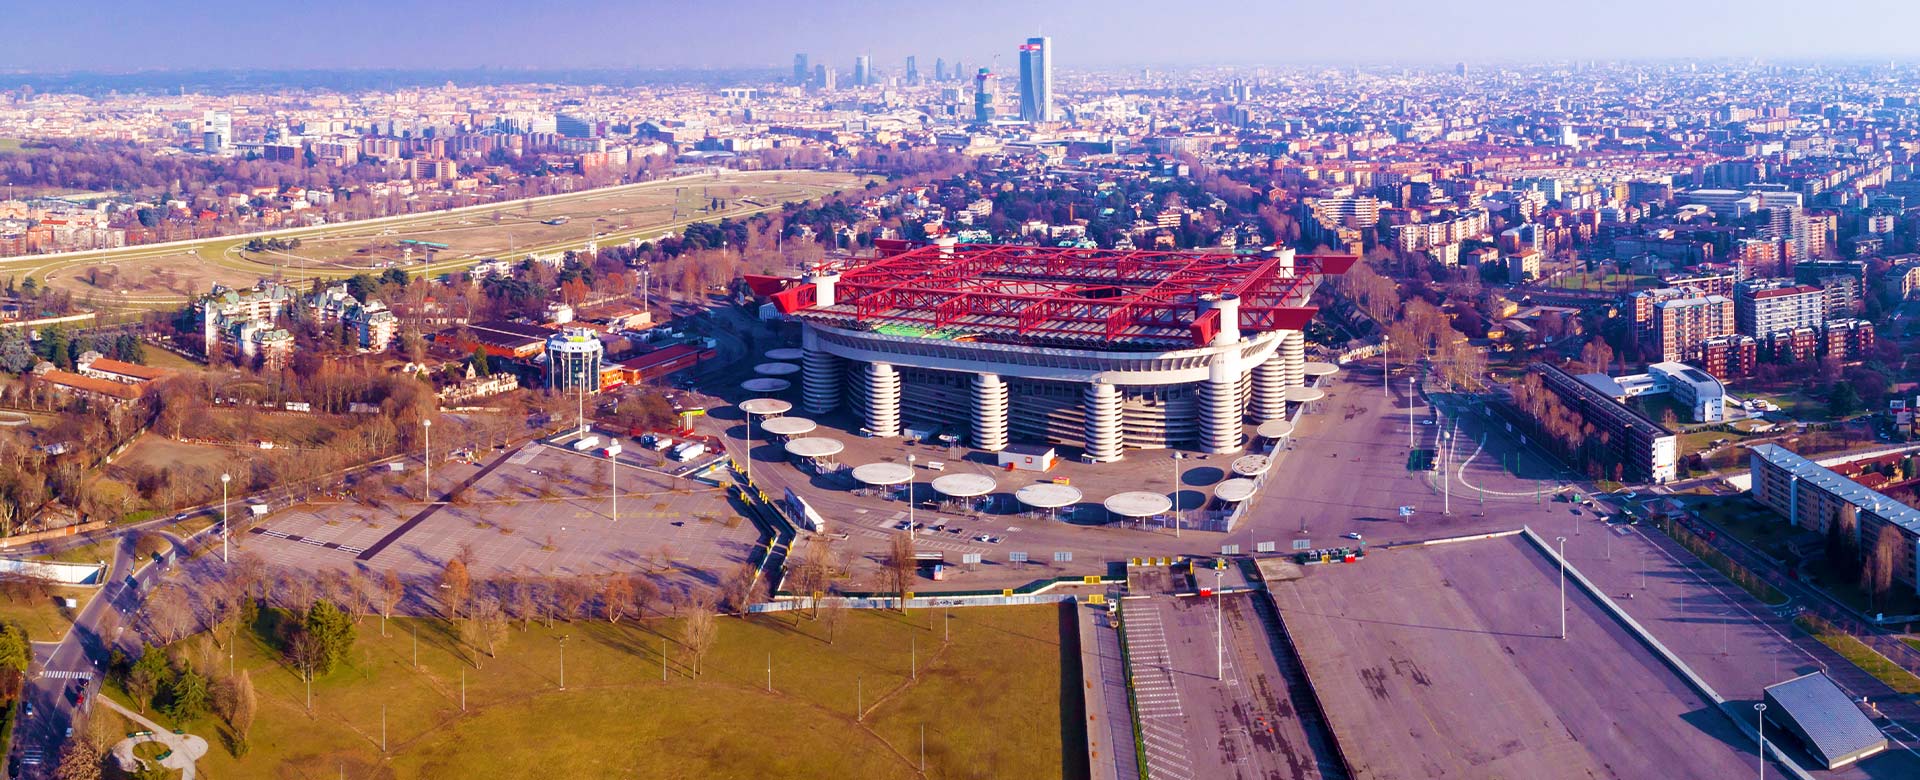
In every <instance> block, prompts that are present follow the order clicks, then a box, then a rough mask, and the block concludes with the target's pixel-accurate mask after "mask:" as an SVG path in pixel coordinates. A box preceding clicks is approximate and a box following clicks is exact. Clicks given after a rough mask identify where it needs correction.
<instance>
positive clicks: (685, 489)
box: [241, 443, 760, 584]
mask: <svg viewBox="0 0 1920 780" xmlns="http://www.w3.org/2000/svg"><path fill="white" fill-rule="evenodd" d="M643 455H644V454H643V453H633V454H630V455H623V457H622V461H621V468H620V477H619V482H620V484H619V487H620V500H619V515H618V518H617V519H616V518H615V516H614V515H613V500H612V497H611V493H610V492H609V489H608V479H609V471H610V469H609V466H608V464H607V461H606V460H605V459H596V458H591V457H588V456H585V455H582V454H579V453H576V452H573V451H570V450H567V449H564V448H561V447H555V446H550V445H545V444H539V443H534V444H528V445H526V446H525V447H523V448H521V449H520V450H518V451H516V452H511V453H502V454H500V455H499V456H498V463H497V464H491V465H492V468H491V469H490V470H487V471H486V472H485V474H484V476H481V477H480V478H479V479H478V480H477V481H475V482H474V483H473V485H472V486H471V487H470V488H468V489H467V490H466V492H465V493H464V494H463V495H462V496H461V497H460V498H458V499H456V500H455V501H454V502H452V503H437V504H433V505H431V506H429V505H426V504H422V503H419V502H410V503H395V504H390V505H385V506H382V507H378V508H374V507H368V506H365V505H363V504H359V503H351V502H338V503H326V504H319V503H315V504H304V505H301V506H297V507H294V508H291V509H288V510H286V511H283V512H280V513H276V514H274V515H272V516H270V517H268V518H267V519H266V520H265V521H264V522H262V523H260V524H259V525H258V526H256V527H255V529H253V532H252V533H250V534H246V535H245V536H246V539H245V540H244V541H243V542H241V543H242V545H243V547H244V549H248V550H252V551H254V552H255V553H257V554H259V555H260V556H262V557H263V558H264V559H266V560H267V562H269V563H270V564H274V565H279V566H288V567H293V568H299V569H307V570H318V569H348V568H352V567H355V566H365V567H366V568H368V569H371V570H373V571H387V570H393V571H396V572H398V573H400V574H402V575H403V576H404V575H431V574H433V573H436V572H438V571H439V570H440V569H441V568H442V567H444V566H445V564H446V561H447V560H449V559H450V558H452V557H454V556H457V555H460V554H461V553H462V551H464V550H471V552H472V554H473V560H474V563H473V573H474V575H475V576H482V577H486V576H518V575H559V576H570V575H593V574H604V573H608V572H630V571H636V570H637V571H651V572H657V573H661V574H667V573H676V574H679V575H683V576H685V577H687V578H688V581H689V582H704V583H707V584H712V583H715V582H718V581H719V580H720V578H721V577H723V576H724V575H725V573H726V572H727V571H728V570H730V569H732V568H735V567H737V566H739V565H740V564H741V563H742V562H744V561H746V560H747V558H748V556H749V554H750V553H751V552H752V550H753V548H754V545H755V544H757V543H758V541H759V538H760V534H759V531H758V530H757V529H756V528H755V527H754V526H753V524H752V523H749V522H747V521H746V520H745V519H744V518H743V517H742V515H741V514H740V513H739V512H738V511H736V510H735V508H733V507H731V506H730V505H729V503H728V499H727V497H726V492H725V490H724V489H722V488H717V487H713V486H710V485H705V484H701V483H698V482H694V481H691V480H686V479H676V478H673V477H670V476H668V475H666V474H663V473H660V472H657V471H653V470H650V469H649V468H648V466H651V465H652V464H651V463H649V462H646V461H642V460H641V459H640V458H641V457H642V456H643ZM413 465H417V463H416V464H413ZM443 471H444V472H446V476H445V477H442V475H441V472H443ZM480 471H481V469H478V468H476V467H474V466H471V465H460V466H448V467H446V468H436V470H435V475H434V483H435V489H436V490H437V491H446V490H449V489H451V488H452V486H453V485H455V484H457V483H458V482H459V481H460V480H463V479H466V478H468V477H471V476H473V475H475V474H477V473H480ZM443 480H444V481H443ZM383 541H385V544H384V545H382V542H383Z"/></svg>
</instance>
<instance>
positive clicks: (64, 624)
mask: <svg viewBox="0 0 1920 780" xmlns="http://www.w3.org/2000/svg"><path fill="white" fill-rule="evenodd" d="M51 590H52V591H53V593H52V595H51V596H49V597H47V598H21V599H12V598H7V597H5V596H0V621H4V622H8V623H19V624H20V627H22V628H25V629H26V630H27V638H28V639H31V640H33V641H35V642H58V641H60V638H61V637H63V636H66V633H67V628H68V627H69V626H72V625H73V616H74V615H76V614H79V612H80V610H82V609H86V608H87V602H89V601H92V600H93V594H95V593H98V592H100V589H98V588H69V587H55V588H52V589H51ZM63 598H72V599H74V600H75V601H76V602H77V606H75V607H74V608H73V609H67V608H66V607H65V606H64V605H62V604H61V603H60V599H63Z"/></svg>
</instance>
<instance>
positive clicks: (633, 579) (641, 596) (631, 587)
mask: <svg viewBox="0 0 1920 780" xmlns="http://www.w3.org/2000/svg"><path fill="white" fill-rule="evenodd" d="M627 594H628V598H629V601H628V604H629V605H630V606H631V607H632V612H633V619H634V620H644V619H646V617H647V607H648V606H649V605H651V604H653V603H654V601H656V600H658V599H659V598H660V586H658V585H655V584H654V583H653V579H652V578H651V577H648V576H647V575H645V574H640V573H637V572H636V573H634V574H629V575H627Z"/></svg>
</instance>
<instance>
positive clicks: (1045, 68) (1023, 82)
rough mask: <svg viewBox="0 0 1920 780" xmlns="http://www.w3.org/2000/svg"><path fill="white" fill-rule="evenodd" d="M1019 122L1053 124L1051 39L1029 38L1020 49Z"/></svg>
mask: <svg viewBox="0 0 1920 780" xmlns="http://www.w3.org/2000/svg"><path fill="white" fill-rule="evenodd" d="M1020 119H1021V121H1024V122H1051V121H1053V39H1052V38H1047V37H1044V36H1043V37H1039V38H1028V39H1027V42H1026V43H1025V44H1022V45H1021V46H1020Z"/></svg>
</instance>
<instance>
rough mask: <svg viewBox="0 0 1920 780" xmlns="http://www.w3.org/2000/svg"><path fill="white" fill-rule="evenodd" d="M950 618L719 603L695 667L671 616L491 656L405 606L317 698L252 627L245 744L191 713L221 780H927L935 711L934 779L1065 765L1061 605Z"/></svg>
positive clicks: (323, 682)
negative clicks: (407, 612)
mask: <svg viewBox="0 0 1920 780" xmlns="http://www.w3.org/2000/svg"><path fill="white" fill-rule="evenodd" d="M942 619H943V614H942V613H938V612H916V613H911V614H908V615H901V614H899V613H892V612H888V613H877V612H855V613H853V614H850V615H849V616H848V619H847V621H846V624H845V625H844V626H843V627H841V628H840V630H839V632H838V636H837V637H836V641H834V642H833V643H828V642H827V641H826V631H825V627H824V626H823V625H822V624H821V623H817V622H813V621H810V620H807V619H806V618H805V617H803V616H789V617H768V618H753V619H750V620H741V619H737V618H722V619H721V620H720V621H719V625H720V633H719V639H718V641H717V643H716V644H715V645H714V649H713V651H712V652H711V654H709V656H708V657H707V658H706V660H705V662H704V664H703V665H702V666H703V670H702V673H701V674H700V676H699V677H698V678H697V679H696V678H693V677H691V676H690V674H689V671H690V667H689V659H688V657H687V656H686V654H685V653H684V652H683V651H681V650H680V649H679V648H678V646H677V645H676V644H675V643H674V642H673V641H672V639H671V638H673V637H677V636H679V627H678V625H677V624H676V623H675V622H673V621H665V620H660V621H649V622H646V623H634V622H631V621H628V622H623V623H621V624H619V625H609V624H606V623H587V622H578V623H572V624H568V623H557V624H555V625H554V626H553V628H551V629H548V628H546V627H543V626H540V625H539V624H537V623H536V624H534V625H533V626H532V627H530V628H526V629H521V628H515V629H512V631H511V636H510V637H509V639H508V641H507V642H506V643H505V644H504V645H502V646H501V647H500V648H499V650H498V657H496V658H487V657H485V656H484V655H482V656H480V657H479V658H478V659H477V660H478V668H476V667H475V664H474V661H475V660H476V659H475V658H474V657H473V654H472V653H471V652H470V651H469V650H468V649H467V648H465V647H464V646H461V645H459V644H458V643H457V642H456V641H455V640H454V638H453V637H452V636H451V634H450V629H449V627H448V626H447V624H446V623H445V622H444V621H439V620H395V621H393V622H392V623H391V625H390V626H389V634H390V636H389V637H387V638H382V637H381V636H380V624H379V621H378V620H377V619H371V618H370V619H367V620H364V621H362V622H361V624H360V626H359V635H360V638H359V641H358V643H357V644H356V645H355V647H354V650H353V653H352V656H351V659H350V663H349V665H348V666H347V667H346V668H343V669H341V670H338V671H336V672H334V673H333V674H332V675H330V676H328V677H325V678H322V679H320V680H318V681H317V682H315V684H314V686H313V708H312V712H311V713H309V712H308V710H307V707H306V704H305V697H306V688H305V684H304V683H303V681H302V680H301V679H300V677H299V676H298V675H296V674H295V673H293V672H291V671H289V670H288V669H287V668H286V667H285V666H282V665H281V664H280V662H279V661H278V659H277V656H276V655H274V654H273V652H272V651H271V650H270V649H269V648H267V647H266V646H265V645H264V644H262V643H261V642H259V641H258V640H257V639H242V640H241V641H240V642H239V643H238V653H237V654H236V658H235V660H234V663H235V665H236V667H237V668H243V669H246V670H248V671H249V673H250V674H251V676H252V678H253V681H254V685H255V688H256V690H257V691H258V692H259V702H260V714H259V717H258V719H257V721H256V722H255V726H254V730H253V735H252V740H251V751H250V752H249V753H248V754H247V756H246V758H244V759H235V758H234V757H233V755H232V753H231V752H230V751H229V750H227V749H226V747H225V742H224V738H223V737H222V736H221V733H220V729H221V728H223V727H222V726H220V725H219V724H217V723H216V722H215V721H214V720H212V719H211V718H203V719H200V720H197V721H195V722H192V723H189V724H186V725H187V730H188V731H189V732H190V733H195V734H200V735H202V736H206V737H207V738H208V739H209V740H210V741H212V742H214V744H215V746H214V748H213V750H212V751H211V753H210V754H209V755H208V756H207V757H206V758H205V759H203V760H202V761H201V763H200V769H201V771H202V773H203V774H202V776H203V777H210V778H231V777H309V776H312V777H319V776H325V777H340V776H344V777H350V778H370V777H378V778H415V777H420V778H437V777H467V778H484V777H569V778H592V777H650V778H683V777H684V778H704V777H862V778H891V777H898V778H907V777H916V776H921V775H919V774H918V772H917V767H918V766H919V761H920V730H921V727H922V726H923V725H924V726H925V727H926V763H927V772H926V775H925V776H928V777H936V778H946V777H956V778H967V777H981V778H986V777H994V778H1055V777H1060V776H1061V775H1062V772H1063V766H1065V765H1064V764H1063V755H1064V753H1065V752H1066V751H1069V750H1083V749H1084V748H1083V747H1081V746H1078V745H1075V746H1070V747H1069V746H1064V745H1063V742H1062V739H1061V737H1060V734H1061V720H1062V716H1061V711H1060V707H1061V699H1060V695H1061V688H1062V685H1061V682H1060V679H1061V673H1062V669H1061V661H1060V658H1061V652H1062V650H1061V647H1060V640H1059V626H1060V613H1059V610H1058V609H1056V608H1054V607H1014V608H995V609H964V610H954V611H953V612H952V613H951V614H950V616H946V617H944V619H946V620H948V621H949V622H950V624H951V629H952V641H951V643H947V644H944V645H943V643H942V637H943V633H944V632H943V629H942V627H941V626H940V622H941V621H942ZM416 629H417V630H418V637H419V663H420V669H419V670H418V671H416V670H415V669H414V668H413V662H412V652H413V637H414V631H415V630H416ZM563 636H565V637H569V639H568V640H567V642H566V651H565V652H566V682H567V688H566V690H561V689H560V687H559V682H560V681H559V670H560V638H561V637H563ZM663 641H665V642H666V643H667V655H668V658H667V660H666V665H667V676H668V681H667V682H662V681H661V662H662V658H661V647H662V644H661V643H662V642H663ZM207 642H209V640H208V639H207V638H206V637H204V636H201V637H195V638H193V639H190V640H188V641H187V643H185V644H187V645H196V644H201V643H207ZM916 643H917V652H918V656H917V664H918V679H917V680H915V679H914V678H913V676H912V669H911V667H912V666H913V665H914V664H915V663H916V661H915V659H914V653H915V651H916ZM193 652H197V651H189V655H192V654H193ZM222 655H224V652H222V651H218V650H216V651H214V652H213V653H212V654H211V656H210V657H211V659H213V664H212V665H213V666H214V667H215V668H218V669H222V670H224V667H225V665H226V664H225V662H224V661H225V659H223V658H220V656H222ZM769 659H771V663H772V668H773V691H772V692H768V690H767V666H768V663H769ZM1013 659H1018V661H1019V662H1018V663H1009V661H1010V660H1013ZM463 675H464V691H463ZM113 693H114V695H116V696H117V697H120V696H123V694H122V692H120V691H118V690H113ZM463 693H464V698H465V707H464V711H463V708H462V697H463ZM863 696H864V704H865V706H866V708H867V710H866V713H865V717H864V719H862V720H858V721H857V720H856V719H855V716H854V712H855V709H856V707H857V706H858V704H859V703H860V700H861V699H862V697H863ZM383 714H384V716H385V743H386V750H385V751H384V755H383V751H382V749H381V743H382V715H383ZM163 722H165V721H163Z"/></svg>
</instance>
